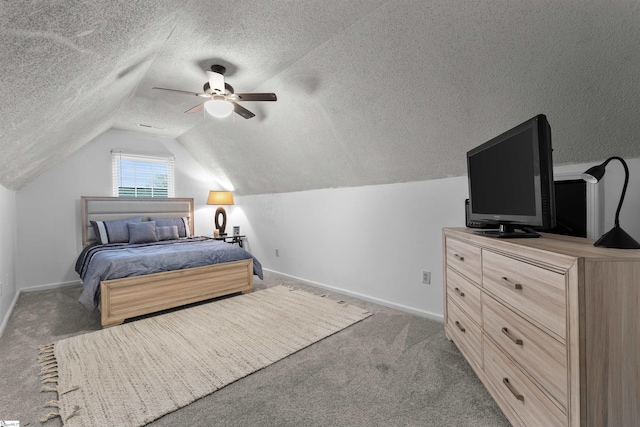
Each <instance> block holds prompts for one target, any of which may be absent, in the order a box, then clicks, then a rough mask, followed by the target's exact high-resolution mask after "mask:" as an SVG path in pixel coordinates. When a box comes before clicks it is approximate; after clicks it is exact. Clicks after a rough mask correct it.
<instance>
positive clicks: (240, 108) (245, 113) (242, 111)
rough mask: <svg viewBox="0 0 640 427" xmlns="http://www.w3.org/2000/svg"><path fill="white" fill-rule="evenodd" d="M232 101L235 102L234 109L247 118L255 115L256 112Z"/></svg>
mask: <svg viewBox="0 0 640 427" xmlns="http://www.w3.org/2000/svg"><path fill="white" fill-rule="evenodd" d="M231 103H232V104H233V111H235V112H236V113H238V114H239V115H241V116H242V117H244V118H245V119H250V118H251V117H254V116H255V114H253V113H252V112H251V111H249V110H247V109H246V108H244V107H243V106H241V105H240V104H236V103H235V102H231Z"/></svg>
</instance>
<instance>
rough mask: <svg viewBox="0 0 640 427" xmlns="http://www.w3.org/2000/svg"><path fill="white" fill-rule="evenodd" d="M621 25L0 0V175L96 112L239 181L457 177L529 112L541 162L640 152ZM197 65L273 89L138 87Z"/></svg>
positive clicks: (302, 185) (562, 4)
mask: <svg viewBox="0 0 640 427" xmlns="http://www.w3.org/2000/svg"><path fill="white" fill-rule="evenodd" d="M639 23H640V2H637V1H632V0H624V1H622V0H601V1H583V0H580V1H579V0H571V1H569V0H555V1H552V0H547V1H542V0H529V1H518V2H514V1H513V0H493V1H488V0H479V1H468V2H452V1H450V0H440V1H434V0H392V1H383V0H351V1H344V0H307V1H293V0H290V1H285V0H279V1H265V0H239V1H234V2H228V1H212V0H194V1H188V2H174V1H168V0H166V1H158V0H147V1H98V2H86V1H70V0H59V1H54V0H49V1H35V2H34V1H11V2H8V1H4V2H2V4H1V5H0V57H1V61H0V99H2V103H1V104H0V152H1V153H2V156H0V184H2V185H3V186H5V187H7V188H10V189H15V190H17V189H19V188H21V187H22V186H24V185H25V184H26V183H28V182H30V181H31V180H33V179H34V178H35V177H37V176H38V175H40V174H42V173H43V172H44V171H46V170H47V169H49V168H51V167H52V166H54V165H55V164H56V163H57V162H58V161H59V160H61V159H62V158H64V157H65V156H67V155H69V154H70V153H72V152H74V151H75V150H77V149H79V148H80V147H82V146H83V145H84V144H86V143H88V142H90V141H91V140H92V139H93V138H95V137H96V136H97V135H99V134H100V133H102V132H104V131H105V130H107V129H109V128H112V127H114V128H120V129H128V130H136V131H139V132H150V133H154V134H157V135H161V136H170V137H175V138H177V139H178V140H179V141H180V142H181V143H182V144H183V145H184V146H185V147H186V149H187V150H189V151H190V152H191V154H192V155H193V156H194V157H195V158H196V159H197V160H199V161H200V162H201V163H202V165H203V166H204V167H205V168H207V169H208V170H209V171H210V172H211V174H212V175H213V176H215V177H216V178H218V179H219V180H220V181H221V182H228V183H230V184H231V186H232V187H233V188H234V189H235V191H236V192H237V193H239V194H259V193H270V192H285V191H298V190H307V189H315V188H327V187H339V186H357V185H370V184H380V183H391V182H406V181H416V180H426V179H434V178H441V177H447V176H458V175H463V174H464V173H465V172H466V170H465V157H464V154H465V152H466V151H468V150H469V149H470V148H472V147H474V146H476V145H478V144H480V143H482V142H484V141H485V140H487V139H489V138H491V137H493V136H495V135H497V134H498V133H501V132H502V131H504V130H506V129H508V128H510V127H512V126H514V125H516V124H518V123H520V122H522V121H524V120H526V119H528V118H530V117H532V116H534V115H535V114H538V113H544V114H546V115H547V117H548V118H549V121H550V123H551V127H552V134H553V144H554V149H555V151H554V160H555V162H556V163H557V164H560V163H576V162H589V161H596V160H600V159H604V158H606V157H609V156H611V155H619V156H623V157H639V156H640V115H639V113H640V84H639V83H640V77H639V76H640V73H639V72H638V70H640V49H638V46H639V45H640V24H639ZM214 63H219V64H222V65H225V66H227V69H228V72H227V75H226V78H227V81H228V82H229V83H230V84H231V85H233V86H234V88H235V89H236V91H238V92H253V91H261V92H275V93H277V95H278V101H277V102H275V103H250V102H246V103H243V106H244V107H246V108H248V109H249V110H251V111H253V112H254V113H256V117H254V118H253V119H250V120H245V119H242V118H241V117H239V116H237V115H233V116H231V117H229V118H225V119H214V118H212V117H207V116H205V114H204V113H200V114H184V113H183V112H184V111H185V110H187V109H189V108H191V107H193V106H194V105H196V104H197V103H198V101H199V98H196V97H189V96H185V95H180V94H175V93H170V92H163V91H155V90H152V89H151V88H152V87H154V86H161V87H169V88H175V89H182V90H188V91H201V89H202V84H203V83H204V81H205V75H204V70H205V69H208V67H209V66H210V65H212V64H214ZM140 125H143V126H140Z"/></svg>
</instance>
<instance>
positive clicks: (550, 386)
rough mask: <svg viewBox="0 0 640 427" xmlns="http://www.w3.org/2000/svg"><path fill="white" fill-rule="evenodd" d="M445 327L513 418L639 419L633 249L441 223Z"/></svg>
mask: <svg viewBox="0 0 640 427" xmlns="http://www.w3.org/2000/svg"><path fill="white" fill-rule="evenodd" d="M443 264H444V266H443V267H444V287H445V289H444V321H445V333H446V335H447V337H448V338H449V339H451V340H452V341H453V342H454V343H455V344H456V345H457V346H458V348H459V349H460V351H461V352H462V354H463V355H464V356H465V358H466V359H467V361H468V362H469V364H470V365H471V366H472V367H473V369H474V370H475V372H476V373H477V375H478V376H479V377H480V379H481V380H482V382H483V383H484V385H485V387H486V388H487V390H488V391H489V393H490V394H491V396H493V398H494V399H495V401H496V402H497V403H498V405H499V406H500V408H501V409H502V411H503V412H504V414H505V415H506V417H507V418H508V419H509V421H510V422H511V424H513V425H514V426H535V427H538V426H540V427H551V426H590V427H605V426H612V427H614V426H615V427H626V426H630V427H631V426H640V250H621V249H604V248H597V247H595V246H593V241H592V240H587V239H582V238H575V237H567V236H557V235H552V234H544V233H543V234H542V237H540V238H534V239H531V238H529V239H496V238H488V237H484V236H479V235H477V234H474V233H473V230H471V229H466V228H445V229H444V230H443Z"/></svg>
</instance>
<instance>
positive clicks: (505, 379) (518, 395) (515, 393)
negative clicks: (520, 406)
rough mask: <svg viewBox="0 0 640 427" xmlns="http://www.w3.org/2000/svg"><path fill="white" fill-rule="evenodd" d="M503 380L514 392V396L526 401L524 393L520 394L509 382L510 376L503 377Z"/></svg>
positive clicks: (512, 392)
mask: <svg viewBox="0 0 640 427" xmlns="http://www.w3.org/2000/svg"><path fill="white" fill-rule="evenodd" d="M502 382H503V383H504V385H506V386H507V388H508V389H509V391H510V392H511V394H513V396H514V397H515V398H516V399H518V400H521V401H523V402H524V396H523V395H521V394H519V393H518V392H517V391H516V390H515V389H514V388H513V386H512V385H511V383H510V382H509V378H503V379H502Z"/></svg>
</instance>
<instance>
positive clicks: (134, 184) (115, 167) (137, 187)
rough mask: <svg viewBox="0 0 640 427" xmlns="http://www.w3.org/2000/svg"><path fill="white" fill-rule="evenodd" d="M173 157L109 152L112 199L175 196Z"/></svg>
mask: <svg viewBox="0 0 640 427" xmlns="http://www.w3.org/2000/svg"><path fill="white" fill-rule="evenodd" d="M174 168H175V158H174V157H173V156H149V155H141V154H131V153H124V152H122V151H112V152H111V171H112V179H113V195H114V196H115V197H153V198H166V197H175V183H174Z"/></svg>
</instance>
